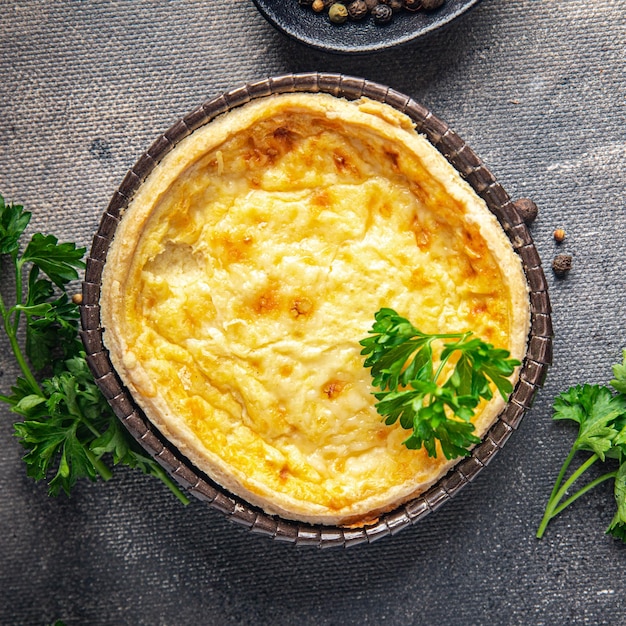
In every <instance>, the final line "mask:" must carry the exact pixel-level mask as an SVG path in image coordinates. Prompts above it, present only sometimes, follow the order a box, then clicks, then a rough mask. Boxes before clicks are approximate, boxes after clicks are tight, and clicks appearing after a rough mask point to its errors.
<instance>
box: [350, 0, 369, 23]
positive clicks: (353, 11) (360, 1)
mask: <svg viewBox="0 0 626 626" xmlns="http://www.w3.org/2000/svg"><path fill="white" fill-rule="evenodd" d="M368 13H369V10H368V8H367V4H366V3H365V0H353V2H351V3H350V4H349V5H348V16H349V17H350V19H351V20H362V19H363V18H364V17H365V16H366V15H367V14H368Z"/></svg>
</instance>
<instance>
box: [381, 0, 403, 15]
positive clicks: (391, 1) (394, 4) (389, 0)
mask: <svg viewBox="0 0 626 626" xmlns="http://www.w3.org/2000/svg"><path fill="white" fill-rule="evenodd" d="M380 2H381V3H382V4H386V5H388V6H389V7H391V10H392V11H393V12H394V13H397V12H398V11H401V10H402V0H380Z"/></svg>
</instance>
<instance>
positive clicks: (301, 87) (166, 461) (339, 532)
mask: <svg viewBox="0 0 626 626" xmlns="http://www.w3.org/2000/svg"><path fill="white" fill-rule="evenodd" d="M289 92H313V93H315V92H323V93H330V94H332V95H335V96H340V97H344V98H348V99H357V98H360V97H362V96H366V97H368V98H371V99H374V100H378V101H380V102H385V103H387V104H389V105H390V106H393V107H395V108H396V109H398V110H399V111H401V112H403V113H405V114H406V115H408V116H409V117H410V118H411V119H412V120H413V122H414V123H415V127H416V131H417V132H420V133H423V134H424V135H426V137H428V139H429V141H430V142H431V143H432V144H433V145H434V146H435V147H436V148H437V149H438V150H439V151H440V152H441V153H442V154H443V155H444V156H445V158H446V159H447V160H448V161H449V162H450V163H451V164H452V165H453V166H454V167H455V168H456V169H457V170H458V171H459V173H460V174H461V176H463V177H464V178H465V180H467V182H468V183H469V184H470V185H471V186H472V187H473V189H474V190H475V191H476V193H477V194H478V195H479V196H480V197H481V198H483V199H484V200H485V202H486V204H487V206H488V207H489V209H490V210H491V211H492V213H493V214H494V215H495V216H496V217H497V219H498V220H499V222H500V224H501V225H502V227H503V229H504V231H505V232H506V233H507V235H508V236H509V239H510V240H511V244H512V246H513V248H514V250H515V251H516V252H517V254H518V255H519V256H520V258H521V260H522V263H523V267H524V272H525V274H526V279H527V282H528V291H529V295H530V306H531V328H530V335H529V338H528V350H527V354H526V358H525V359H524V363H523V365H522V370H521V372H520V378H519V381H518V382H517V385H516V387H515V390H514V391H513V393H512V394H511V396H510V398H509V402H508V404H507V405H506V407H505V409H504V410H503V411H502V413H501V414H500V415H499V416H498V418H497V419H496V421H495V422H494V424H493V426H492V427H491V428H490V429H489V431H488V432H487V434H486V435H485V436H484V438H483V440H482V442H481V443H480V444H479V445H477V446H476V447H475V448H474V449H473V450H472V453H471V455H470V456H468V457H465V458H462V459H459V462H458V463H457V464H456V465H455V466H454V467H453V468H452V469H451V470H450V472H449V473H448V474H447V475H446V476H444V477H443V478H441V479H440V480H439V481H437V483H435V484H434V485H433V486H432V487H431V488H430V489H428V490H427V491H426V492H424V493H422V494H421V495H419V496H417V497H415V498H414V499H413V500H411V501H409V502H407V503H405V504H403V505H401V506H399V507H398V508H397V509H395V510H393V511H390V512H388V513H385V514H384V515H381V516H380V518H379V519H378V521H377V522H376V523H374V524H372V525H370V526H365V527H362V528H349V527H341V526H320V525H317V526H316V525H311V524H305V523H300V522H295V521H291V520H286V519H282V518H280V517H277V516H272V515H268V514H266V513H264V512H263V511H261V510H260V509H258V508H256V507H254V506H251V505H250V504H248V503H247V502H245V501H243V500H241V499H240V498H237V497H235V496H233V495H232V494H230V493H228V492H227V491H226V490H225V489H223V488H222V487H220V486H219V485H217V484H215V483H214V482H213V481H212V480H211V479H210V478H208V477H207V476H205V475H204V474H203V473H202V472H200V471H199V470H198V469H197V468H196V467H194V465H193V464H192V463H191V462H190V461H189V460H188V459H186V458H185V457H184V456H183V455H182V454H181V453H180V452H179V451H178V450H177V449H176V448H175V447H174V446H173V445H172V444H170V443H169V442H168V441H167V440H166V439H165V438H164V437H162V436H161V434H160V433H159V432H158V431H157V429H156V428H155V426H154V425H153V424H152V423H151V422H150V420H148V419H147V417H146V416H145V415H144V414H143V412H142V411H141V409H140V408H139V407H138V406H137V404H136V402H135V400H134V398H133V397H132V395H131V394H130V392H129V391H128V389H126V387H125V386H124V385H123V383H122V382H121V380H120V379H119V377H118V375H117V373H116V372H115V369H114V368H113V365H112V364H111V361H110V359H109V355H108V352H107V350H106V348H105V346H104V343H103V340H102V335H103V332H104V329H103V328H102V325H101V320H100V302H99V301H100V285H101V280H102V271H103V269H104V265H105V263H106V258H107V252H108V249H109V245H110V243H111V241H112V240H113V237H114V235H115V230H116V228H117V225H118V224H119V222H120V219H121V215H122V214H123V212H124V209H125V208H126V206H127V205H128V203H129V202H130V200H131V198H132V197H133V195H134V194H135V192H136V191H137V190H138V189H139V188H140V186H141V184H142V182H143V181H144V179H145V178H146V177H147V176H148V175H149V174H150V172H151V171H152V170H153V169H154V168H155V167H156V165H157V164H158V163H159V161H160V160H161V159H162V158H163V157H164V156H165V155H166V154H167V153H168V152H169V151H170V150H172V149H173V148H174V147H175V146H176V145H177V144H178V143H179V142H180V141H181V140H182V139H184V138H185V137H186V136H187V135H189V134H190V133H192V132H193V131H194V130H196V129H198V128H200V127H201V126H203V125H205V124H207V123H209V122H210V121H211V120H212V119H214V118H215V117H217V116H218V115H220V114H221V113H224V112H226V111H229V110H231V109H234V108H236V107H238V106H241V105H243V104H245V103H246V102H250V101H251V100H254V99H256V98H263V97H265V96H268V95H271V94H276V93H289ZM547 289H548V287H547V282H546V279H545V276H544V273H543V270H542V267H541V261H540V258H539V255H538V253H537V250H536V248H535V246H534V244H533V240H532V237H531V235H530V232H529V230H528V228H527V227H526V224H525V223H524V222H523V220H522V218H521V217H520V214H519V212H518V210H517V208H516V203H515V202H512V201H511V199H510V198H509V196H508V195H507V193H506V191H505V190H504V189H503V188H502V186H501V185H500V184H499V183H498V182H497V181H496V179H495V177H494V176H493V175H492V174H491V172H490V171H489V170H488V169H487V168H486V167H485V165H484V164H483V162H482V161H481V160H480V158H479V157H478V156H477V155H476V154H475V153H474V152H473V151H472V149H471V148H470V147H469V146H468V145H467V144H466V143H465V142H464V141H463V139H461V137H459V135H457V134H456V133H455V132H454V131H453V130H452V129H451V128H449V127H448V125H447V124H446V123H445V122H444V121H442V120H441V119H439V118H438V117H436V116H435V115H434V114H433V113H432V112H431V111H429V110H428V109H426V108H425V107H423V106H422V105H421V104H419V103H418V102H416V101H415V100H413V99H411V98H410V97H408V96H406V95H404V94H402V93H399V92H397V91H395V90H393V89H390V88H389V87H386V86H385V85H381V84H378V83H374V82H372V81H368V80H365V79H363V78H357V77H352V76H345V75H342V74H322V73H317V72H311V73H306V74H287V75H284V76H276V77H272V78H267V79H262V80H259V81H257V82H252V83H247V84H245V85H242V86H240V87H237V88H235V89H232V90H230V91H228V92H226V93H223V94H221V95H219V96H217V97H215V98H213V99H211V100H208V101H207V102H204V103H203V104H201V105H200V106H198V107H197V108H196V109H194V110H193V111H191V112H190V113H189V114H187V115H186V116H185V117H183V118H182V119H180V120H178V121H177V122H176V123H175V124H174V125H173V126H171V127H170V128H169V129H168V130H167V131H165V133H163V134H162V135H160V136H159V137H158V138H157V139H156V141H155V142H154V143H153V144H152V146H150V147H149V148H148V150H147V151H146V152H145V153H144V154H143V155H142V156H141V157H140V158H139V160H138V161H137V163H136V164H135V165H134V166H133V167H132V168H131V169H130V170H129V172H128V173H127V174H126V176H125V178H124V180H123V181H122V183H121V185H120V187H119V188H118V190H117V191H116V192H115V193H114V194H113V197H112V199H111V202H110V203H109V206H108V207H107V209H106V211H105V212H104V214H103V215H102V219H101V221H100V226H99V228H98V232H97V233H96V235H95V236H94V239H93V244H92V248H91V252H90V255H89V257H88V259H87V268H86V270H85V279H84V282H83V303H82V306H81V324H82V331H81V336H82V339H83V342H84V344H85V349H86V353H87V360H88V362H89V366H90V368H91V370H92V372H93V374H94V377H95V380H96V383H97V384H98V386H99V387H100V389H101V390H102V392H103V393H104V395H105V396H106V398H107V399H108V401H109V403H110V404H111V406H112V407H113V410H114V411H115V413H116V415H117V416H118V418H119V419H120V420H121V422H122V423H123V424H124V425H125V426H126V428H127V429H128V430H129V431H130V433H131V434H132V435H133V436H134V437H135V438H136V439H137V441H138V442H139V443H140V444H141V445H142V446H143V447H144V448H145V450H146V451H148V452H149V453H150V454H151V455H153V456H154V457H155V458H156V459H157V460H158V461H159V462H160V463H161V464H162V465H163V466H164V467H165V468H166V469H167V470H168V471H169V472H170V473H171V475H172V476H173V477H174V478H175V479H176V480H177V481H178V482H179V483H180V484H181V485H182V486H183V487H184V488H185V489H186V490H187V491H188V492H189V493H190V494H192V495H194V496H196V497H197V498H199V499H200V500H202V501H204V502H206V503H208V504H209V505H210V506H211V507H213V508H214V509H217V510H218V511H220V512H221V513H223V514H224V515H226V517H227V518H228V519H229V520H231V521H232V522H234V523H236V524H239V525H241V526H243V527H245V528H247V529H249V530H250V532H252V533H255V534H260V535H264V536H269V537H272V538H273V539H275V540H277V541H286V542H289V543H293V544H296V545H308V546H317V547H321V548H327V547H335V546H338V547H348V546H352V545H355V544H359V543H364V542H372V541H375V540H377V539H379V538H380V537H384V536H386V535H390V534H395V533H396V532H398V531H400V530H401V529H403V528H406V527H407V526H410V525H411V524H415V523H416V522H417V521H418V520H420V519H422V518H423V517H424V516H426V515H428V514H429V513H431V512H432V511H434V510H435V509H437V508H438V507H439V506H441V505H442V504H444V503H445V502H447V501H448V500H449V499H450V498H451V497H453V496H454V495H455V494H456V493H458V492H459V491H460V490H461V489H462V488H463V487H464V486H465V485H467V484H468V483H469V482H471V481H472V480H473V479H474V478H475V477H476V476H477V475H478V474H479V472H481V471H482V469H483V468H484V467H485V466H486V465H487V464H488V463H489V462H490V460H491V459H492V458H493V457H494V455H495V454H496V453H497V452H498V451H499V450H500V449H501V448H502V446H503V445H504V444H505V443H506V441H507V440H508V438H509V437H510V436H511V435H512V434H513V432H514V431H515V429H516V428H517V426H518V424H519V423H520V421H521V419H522V417H523V416H524V413H525V412H526V410H527V409H528V408H530V406H531V404H532V401H533V398H534V396H535V393H536V392H537V390H538V388H539V387H540V386H541V385H542V384H543V380H544V377H545V374H546V371H547V368H548V365H549V363H550V362H551V359H552V324H551V317H550V301H549V297H548V291H547Z"/></svg>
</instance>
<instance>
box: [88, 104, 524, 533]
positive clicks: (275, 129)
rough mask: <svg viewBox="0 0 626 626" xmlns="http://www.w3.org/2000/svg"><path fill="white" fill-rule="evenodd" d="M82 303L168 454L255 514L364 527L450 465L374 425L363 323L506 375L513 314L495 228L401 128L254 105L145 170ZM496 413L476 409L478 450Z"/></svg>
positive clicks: (511, 256)
mask: <svg viewBox="0 0 626 626" xmlns="http://www.w3.org/2000/svg"><path fill="white" fill-rule="evenodd" d="M100 304H101V319H102V324H103V328H104V335H103V336H104V341H105V345H106V347H107V348H108V350H109V352H110V358H111V361H112V363H113V365H114V367H115V369H116V371H117V373H118V374H119V376H120V377H121V379H122V381H123V382H124V384H125V385H126V387H127V388H128V390H129V391H130V393H131V394H132V396H133V397H134V399H135V401H136V402H137V404H138V405H139V406H140V407H141V408H142V409H143V411H144V412H145V414H146V416H147V417H148V419H149V420H150V421H151V422H152V423H153V424H154V425H155V426H156V427H157V428H158V429H159V430H160V431H161V433H162V434H163V435H164V436H165V437H166V438H167V439H168V440H169V441H170V442H171V443H172V444H173V445H174V446H175V447H176V448H177V449H178V450H179V451H180V452H181V453H182V454H183V455H184V456H186V457H187V458H188V459H189V460H190V461H191V462H192V463H193V464H194V465H195V466H196V467H197V468H198V469H199V470H201V471H202V472H203V473H205V474H206V475H207V476H208V477H210V478H211V479H212V480H213V481H215V482H216V483H218V484H219V485H221V486H222V487H224V488H225V489H227V490H228V491H230V492H231V493H233V494H235V495H236V496H239V497H241V498H243V499H244V500H246V501H247V502H249V503H250V504H252V505H255V506H258V507H260V508H262V509H263V510H264V511H265V512H267V513H270V514H276V515H279V516H281V517H283V518H286V519H291V520H299V521H302V522H309V523H315V524H329V525H362V524H367V523H370V522H372V521H374V520H375V519H376V518H377V517H378V516H379V515H380V514H381V513H383V512H386V511H389V510H391V509H394V508H395V507H397V506H398V505H400V504H401V503H403V502H405V501H407V500H408V499H411V498H413V497H415V496H416V495H418V494H419V493H421V492H423V491H424V490H426V489H427V488H428V487H429V486H430V485H432V484H433V483H434V482H435V481H437V480H438V479H439V478H440V477H441V476H442V475H444V474H445V473H446V472H447V471H448V470H449V469H450V467H451V466H452V465H453V464H454V462H455V461H448V460H447V459H445V457H443V455H442V454H438V455H437V456H436V457H430V456H428V454H427V453H426V451H425V450H424V449H418V450H410V449H407V448H406V447H405V446H404V445H403V443H402V442H403V441H404V440H405V439H406V438H407V436H408V434H409V433H408V432H407V431H406V430H404V429H403V428H402V427H401V426H400V425H399V424H394V425H392V426H388V425H385V423H384V422H383V421H382V419H381V417H380V415H379V414H378V413H377V411H376V408H375V404H376V399H375V398H374V396H373V395H372V392H373V389H372V386H371V376H370V372H369V371H368V370H367V369H366V368H364V366H363V359H364V357H363V356H362V355H361V346H360V344H359V341H360V340H362V339H363V338H365V337H366V336H367V334H368V331H369V330H370V329H371V327H372V324H373V321H374V315H375V313H376V312H377V311H378V310H379V309H381V308H383V307H387V308H393V309H395V310H396V311H397V312H398V313H399V314H400V315H403V316H404V317H406V318H408V319H409V320H410V321H411V322H412V323H413V324H414V325H415V326H417V327H418V328H419V329H420V330H422V331H423V332H427V333H435V332H446V333H452V332H465V331H467V330H471V331H473V332H474V333H475V334H476V335H477V336H478V337H480V338H482V339H484V340H485V341H488V342H490V343H492V344H494V345H495V346H496V347H501V348H505V349H507V350H509V351H510V353H511V356H512V357H514V358H516V359H519V360H520V361H521V360H522V359H523V357H524V355H525V351H526V343H527V336H528V331H529V317H530V315H529V302H528V288H527V281H526V278H525V275H524V272H523V269H522V265H521V262H520V259H519V257H518V255H517V254H516V253H515V252H514V250H513V248H512V246H511V244H510V242H509V240H508V238H507V236H506V234H505V233H504V231H503V229H502V227H501V226H500V224H499V222H498V221H497V219H496V218H495V217H494V215H493V214H492V213H491V212H490V211H489V210H488V208H487V207H486V205H485V203H484V202H483V200H482V199H480V198H479V197H478V196H477V194H476V193H475V192H474V191H473V190H472V188H471V187H470V186H469V185H468V184H467V183H466V182H465V181H464V180H463V179H462V178H461V176H460V175H459V174H458V172H457V171H456V170H455V169H454V168H453V167H452V166H451V165H450V164H449V163H448V161H447V160H446V159H445V158H444V157H443V156H442V155H441V154H440V153H439V152H438V151H437V150H436V149H435V148H434V147H433V146H432V145H431V144H430V143H429V142H428V141H427V139H426V138H425V137H423V136H421V135H420V134H418V133H417V132H416V131H415V129H414V127H413V124H412V122H411V120H410V119H409V118H408V117H406V116H405V115H403V114H402V113H400V112H398V111H397V110H395V109H394V108H392V107H390V106H388V105H386V104H381V103H379V102H375V101H372V100H368V99H365V98H362V99H359V100H354V101H351V100H345V99H342V98H338V97H335V96H332V95H328V94H310V93H294V94H283V95H273V96H268V97H264V98H259V99H257V100H253V101H252V102H250V103H248V104H246V105H243V106H241V107H238V108H236V109H233V110H231V111H229V112H227V113H225V114H223V115H222V116H220V117H218V118H216V119H215V120H213V121H212V122H210V123H208V124H206V125H205V126H202V127H201V128H199V129H198V130H196V131H194V132H193V133H192V134H191V135H189V136H188V137H186V138H185V139H183V140H182V141H181V142H180V143H178V144H177V145H176V147H175V148H174V149H173V150H172V151H171V152H169V153H168V154H167V155H166V156H165V157H164V158H163V159H162V161H161V162H160V163H159V165H157V166H156V168H155V169H154V170H153V171H152V172H151V173H150V175H149V176H148V178H147V179H146V180H145V181H144V182H143V184H142V185H141V186H140V187H139V189H138V191H137V192H136V193H135V195H134V197H133V198H132V199H131V201H130V203H129V205H128V208H127V209H126V211H125V212H124V214H123V216H122V219H121V222H120V224H119V226H118V228H117V231H116V234H115V238H114V240H113V242H112V244H111V247H110V250H109V253H108V257H107V261H106V263H105V267H104V272H103V277H102V292H101V301H100ZM515 376H517V373H516V374H515ZM513 382H515V380H513ZM504 404H505V402H504V400H503V398H502V397H501V396H500V395H499V394H498V393H495V394H494V397H493V399H492V400H490V401H489V402H483V403H482V404H481V405H480V407H479V410H478V411H477V412H476V414H475V417H474V419H473V422H474V425H475V429H476V431H475V432H476V434H477V435H478V436H482V435H484V433H485V432H486V431H487V430H488V428H489V427H490V425H491V424H492V423H493V422H494V420H495V419H496V417H497V416H498V414H499V413H500V412H501V410H502V409H503V407H504Z"/></svg>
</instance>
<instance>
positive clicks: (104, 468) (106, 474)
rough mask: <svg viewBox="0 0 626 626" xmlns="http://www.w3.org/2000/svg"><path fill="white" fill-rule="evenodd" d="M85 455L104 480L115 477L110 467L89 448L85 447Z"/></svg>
mask: <svg viewBox="0 0 626 626" xmlns="http://www.w3.org/2000/svg"><path fill="white" fill-rule="evenodd" d="M83 421H84V420H83ZM85 454H86V455H87V458H88V459H89V460H90V461H91V464H92V465H93V466H94V468H95V470H96V471H97V472H98V474H100V477H101V478H102V479H103V480H110V479H111V478H112V477H113V472H112V471H111V470H110V469H109V467H108V465H107V464H106V463H105V462H104V461H102V460H101V459H100V457H98V456H96V455H95V454H94V453H93V452H92V451H91V450H90V449H89V446H85Z"/></svg>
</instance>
